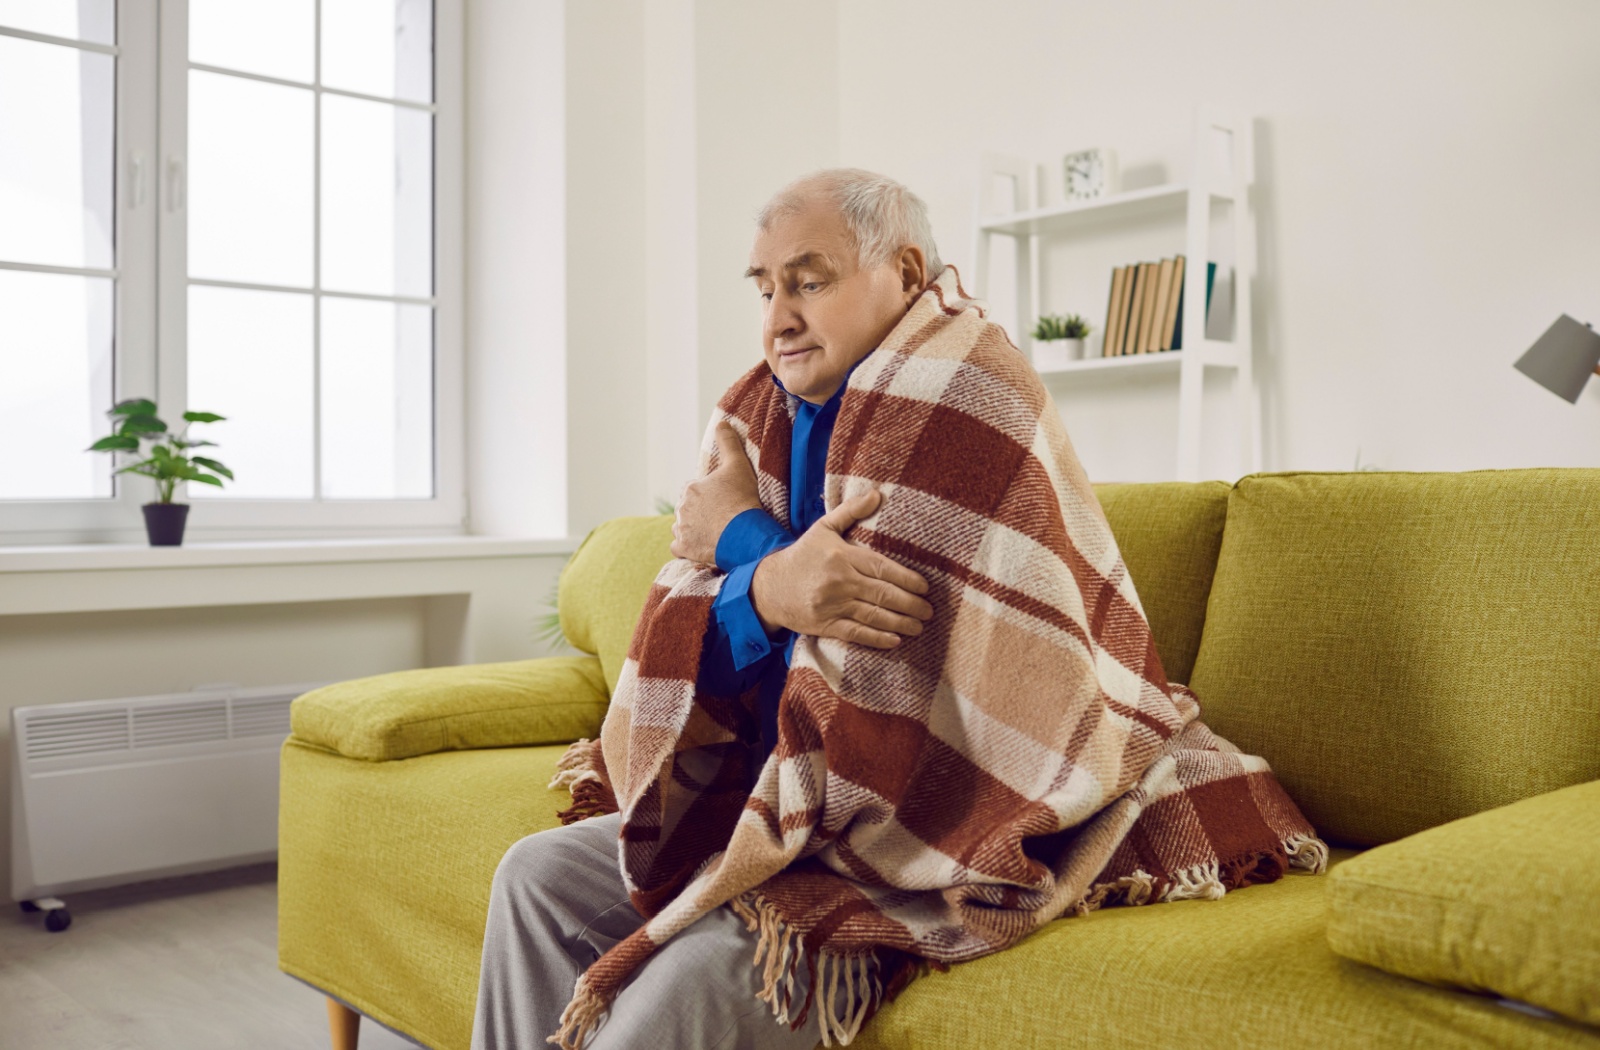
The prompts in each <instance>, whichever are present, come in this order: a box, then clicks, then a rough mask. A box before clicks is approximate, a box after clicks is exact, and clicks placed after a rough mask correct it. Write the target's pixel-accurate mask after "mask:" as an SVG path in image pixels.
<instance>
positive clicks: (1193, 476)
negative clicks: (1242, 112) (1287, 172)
mask: <svg viewBox="0 0 1600 1050" xmlns="http://www.w3.org/2000/svg"><path fill="white" fill-rule="evenodd" d="M1048 170H1050V171H1051V172H1052V175H1053V177H1056V178H1059V177H1060V176H1059V172H1056V171H1055V166H1054V165H1051V166H1049V168H1048ZM997 174H1004V175H1009V176H1011V177H1012V178H1013V180H1014V184H1015V186H1016V191H1015V194H1014V197H1013V204H1012V207H1013V209H1014V210H1012V211H1010V212H1007V213H1004V214H992V213H989V212H988V211H987V209H986V207H985V205H986V203H987V194H988V191H989V190H990V189H991V186H990V185H989V181H990V179H991V178H992V177H993V176H994V175H997ZM1254 177H1255V156H1254V142H1253V138H1252V135H1251V125H1250V121H1249V120H1248V119H1238V118H1226V117H1222V116H1220V115H1218V114H1213V113H1209V112H1206V111H1204V110H1202V111H1200V112H1199V113H1197V114H1196V117H1195V122H1194V141H1193V148H1192V152H1191V157H1190V166H1189V179H1188V181H1187V182H1185V183H1181V184H1171V185H1165V186H1151V187H1147V188H1143V189H1136V190H1130V191H1128V192H1126V193H1117V194H1113V195H1111V196H1108V197H1104V198H1101V199H1099V200H1093V201H1082V202H1074V203H1071V204H1062V205H1056V206H1053V207H1032V205H1033V203H1034V201H1035V200H1036V199H1037V198H1036V197H1035V195H1034V193H1033V191H1032V186H1031V184H1032V182H1033V179H1032V165H1031V164H1030V163H1029V162H1026V161H1021V160H1017V159H1015V158H996V157H987V158H985V159H984V162H983V164H982V165H980V179H979V186H978V208H977V213H976V214H977V219H976V223H975V226H976V230H975V239H976V247H977V252H976V268H975V273H974V275H973V282H974V284H975V285H976V288H975V289H974V290H975V293H976V294H977V295H979V296H984V295H985V294H986V293H987V291H988V280H989V276H990V271H991V266H990V251H991V243H992V241H993V238H994V237H995V236H996V235H1002V236H1006V237H1011V238H1014V240H1015V252H1016V284H1017V287H1016V304H1017V307H1016V318H1015V322H1014V323H1013V324H1012V325H1011V326H1010V327H1011V331H1012V332H1013V333H1014V335H1015V336H1016V340H1017V346H1018V347H1019V348H1020V349H1021V350H1022V352H1023V353H1024V354H1027V355H1028V357H1029V360H1032V358H1033V345H1032V344H1033V340H1032V338H1031V337H1030V335H1029V333H1030V332H1032V330H1033V324H1034V320H1035V311H1036V304H1038V303H1041V302H1042V301H1043V296H1042V294H1041V288H1040V280H1039V274H1040V267H1039V250H1040V242H1041V241H1043V240H1045V239H1047V238H1048V239H1051V240H1070V239H1071V238H1072V237H1073V236H1074V235H1075V234H1081V233H1083V232H1084V231H1086V230H1089V229H1095V230H1104V229H1106V228H1107V224H1111V225H1113V226H1114V225H1115V224H1116V223H1119V222H1129V223H1131V222H1151V221H1161V220H1166V219H1170V220H1171V221H1172V222H1173V223H1174V224H1176V223H1178V222H1179V221H1182V222H1183V223H1184V240H1183V249H1182V251H1183V254H1184V255H1185V256H1186V257H1187V258H1188V260H1189V265H1188V267H1187V268H1186V269H1185V271H1184V290H1183V295H1184V302H1185V303H1186V304H1188V303H1204V302H1205V301H1206V267H1205V266H1204V263H1205V262H1206V261H1211V262H1215V263H1217V284H1216V287H1215V289H1214V295H1218V296H1221V295H1226V294H1228V293H1229V292H1231V295H1232V302H1231V320H1232V331H1231V338H1229V339H1208V338H1206V311H1205V310H1203V309H1192V308H1187V307H1186V308H1185V310H1184V316H1183V347H1184V349H1182V350H1167V351H1160V352H1156V353H1148V354H1129V355H1125V356H1121V357H1091V358H1086V359H1084V360H1080V361H1073V362H1071V363H1069V364H1068V365H1066V366H1063V367H1060V368H1052V369H1041V370H1040V375H1041V376H1043V377H1044V378H1045V380H1046V381H1047V382H1049V383H1052V384H1055V383H1063V382H1066V383H1074V384H1076V383H1081V382H1090V381H1094V380H1095V379H1097V378H1105V377H1110V376H1117V377H1121V378H1124V379H1130V380H1131V379H1135V378H1138V379H1141V380H1144V379H1148V380H1150V381H1156V380H1170V379H1171V377H1172V376H1174V375H1176V376H1177V380H1178V391H1177V393H1178V448H1177V470H1176V474H1175V477H1176V478H1177V479H1178V480H1180V481H1198V480H1200V439H1201V435H1202V433H1204V430H1203V429H1202V428H1203V425H1204V422H1205V421H1204V420H1203V419H1202V418H1201V415H1202V411H1203V408H1204V399H1203V398H1202V396H1201V395H1202V392H1203V390H1204V377H1205V371H1204V370H1205V369H1207V368H1220V369H1225V370H1227V371H1228V372H1229V373H1230V375H1231V377H1232V401H1233V405H1232V410H1231V412H1230V413H1229V415H1230V417H1231V418H1230V419H1228V420H1225V421H1224V422H1225V423H1227V424H1231V425H1232V428H1233V430H1234V434H1235V437H1236V440H1237V442H1238V444H1237V448H1238V456H1239V460H1238V464H1239V473H1240V474H1241V475H1242V474H1247V473H1250V472H1252V471H1258V470H1260V469H1261V401H1260V396H1259V394H1258V392H1257V390H1256V386H1255V376H1254V373H1253V371H1252V369H1251V356H1252V354H1251V346H1252V344H1251V339H1250V291H1251V284H1252V280H1253V278H1254V276H1255V221H1254V218H1253V216H1252V214H1251V211H1250V199H1249V191H1250V187H1251V185H1252V184H1253V182H1254ZM1218 201H1221V202H1226V203H1229V204H1231V208H1229V209H1228V211H1229V212H1230V213H1231V214H1230V216H1229V218H1228V223H1229V225H1231V230H1230V231H1229V232H1230V233H1231V237H1228V238H1221V237H1213V229H1212V220H1211V211H1212V205H1213V203H1214V202H1218ZM1228 243H1231V251H1223V252H1220V253H1219V251H1217V250H1215V249H1218V248H1224V247H1226V244H1228ZM1219 254H1222V255H1223V256H1224V257H1222V258H1219V257H1218V255H1219ZM1228 254H1231V255H1232V258H1227V257H1226V255H1228ZM1197 260H1198V261H1199V263H1198V264H1197V262H1196V261H1197ZM1135 261H1136V260H1133V259H1125V260H1121V263H1131V262H1135ZM1121 263H1118V265H1120V264H1121ZM1106 269H1107V273H1108V274H1109V271H1110V266H1108V267H1107V268H1106ZM1230 270H1231V275H1232V280H1231V287H1230V286H1229V285H1228V283H1226V277H1227V275H1228V272H1229V271H1230ZM1101 301H1102V302H1103V301H1104V295H1103V294H1102V295H1101ZM1096 327H1097V328H1099V329H1101V330H1103V329H1104V327H1105V323H1104V320H1103V319H1101V320H1100V321H1099V323H1098V324H1097V325H1096Z"/></svg>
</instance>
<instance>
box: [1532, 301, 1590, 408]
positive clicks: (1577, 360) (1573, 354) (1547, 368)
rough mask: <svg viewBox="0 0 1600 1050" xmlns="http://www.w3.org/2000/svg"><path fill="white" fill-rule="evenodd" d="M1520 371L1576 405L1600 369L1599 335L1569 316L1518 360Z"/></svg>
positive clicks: (1560, 318) (1563, 317) (1557, 319)
mask: <svg viewBox="0 0 1600 1050" xmlns="http://www.w3.org/2000/svg"><path fill="white" fill-rule="evenodd" d="M1515 367H1516V369H1517V371H1519V372H1521V373H1522V374H1523V375H1525V376H1527V377H1528V378H1529V379H1531V380H1533V381H1534V382H1535V383H1538V384H1539V385H1540V386H1542V387H1544V388H1545V389H1546V390H1548V391H1550V392H1551V393H1552V394H1555V395H1557V396H1559V397H1564V398H1566V399H1567V400H1568V401H1571V402H1572V403H1573V404H1577V403H1578V395H1579V394H1581V393H1583V384H1584V383H1586V382H1588V379H1589V377H1590V376H1591V375H1593V374H1594V373H1595V370H1596V369H1597V368H1600V332H1596V331H1595V330H1594V329H1593V328H1590V327H1589V326H1588V325H1586V324H1579V323H1578V322H1577V321H1574V320H1573V319H1572V318H1570V317H1568V316H1567V315H1566V314H1562V315H1561V316H1560V317H1558V318H1556V323H1555V324H1553V325H1551V326H1550V327H1549V328H1548V329H1546V330H1545V333H1544V335H1541V336H1540V337H1539V341H1538V342H1536V343H1534V344H1533V345H1532V346H1530V347H1528V352H1527V353H1525V354H1523V355H1522V356H1521V357H1519V358H1517V363H1516V366H1515Z"/></svg>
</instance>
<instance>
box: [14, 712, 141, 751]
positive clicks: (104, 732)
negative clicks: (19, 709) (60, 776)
mask: <svg viewBox="0 0 1600 1050" xmlns="http://www.w3.org/2000/svg"><path fill="white" fill-rule="evenodd" d="M27 743H28V746H27V752H26V753H27V756H28V757H29V758H30V759H33V758H60V757H65V756H67V755H89V754H94V753H96V752H100V751H124V750H127V747H128V712H127V710H126V709H116V708H113V709H110V710H105V711H83V712H76V713H73V714H61V715H54V714H44V715H35V716H34V717H33V718H31V719H29V720H28V733H27Z"/></svg>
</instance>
